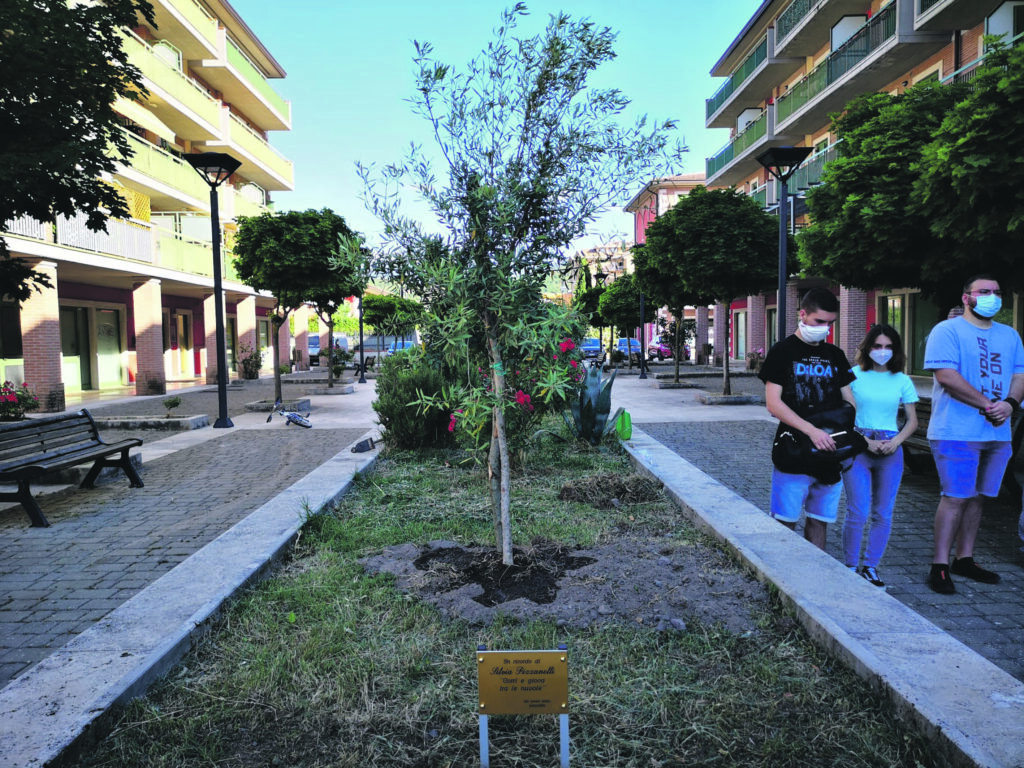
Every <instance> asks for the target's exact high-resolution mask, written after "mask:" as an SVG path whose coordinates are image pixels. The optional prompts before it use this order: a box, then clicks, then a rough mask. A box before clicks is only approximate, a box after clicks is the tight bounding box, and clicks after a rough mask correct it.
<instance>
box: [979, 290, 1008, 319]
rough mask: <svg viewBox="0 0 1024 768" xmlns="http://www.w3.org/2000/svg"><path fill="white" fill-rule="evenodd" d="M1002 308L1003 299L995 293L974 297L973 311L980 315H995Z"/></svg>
mask: <svg viewBox="0 0 1024 768" xmlns="http://www.w3.org/2000/svg"><path fill="white" fill-rule="evenodd" d="M1002 308H1003V300H1002V298H1001V297H999V296H996V295H995V294H989V295H988V296H979V297H978V298H976V299H975V304H974V311H975V312H977V313H978V314H979V315H981V316H982V317H995V316H996V315H997V314H998V313H999V310H1000V309H1002Z"/></svg>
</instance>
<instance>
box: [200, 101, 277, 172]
mask: <svg viewBox="0 0 1024 768" xmlns="http://www.w3.org/2000/svg"><path fill="white" fill-rule="evenodd" d="M229 130H230V138H231V141H232V142H233V143H235V144H237V145H238V146H239V147H241V148H242V149H244V150H245V151H246V152H248V153H249V154H250V155H252V156H253V157H255V158H256V159H257V160H259V161H260V162H261V163H262V164H263V165H264V166H265V167H266V168H269V169H270V170H271V171H273V172H274V173H275V174H276V175H277V176H278V177H280V178H282V179H285V180H286V181H287V182H288V183H289V184H291V183H292V181H293V179H294V175H295V171H294V167H293V165H292V162H291V161H290V160H287V159H286V158H285V157H284V156H283V155H281V153H279V152H278V151H277V150H276V149H274V148H273V147H272V146H270V144H268V143H267V140H266V139H264V138H263V137H262V136H260V135H259V134H258V133H256V132H255V131H254V130H253V129H252V128H250V127H249V126H248V125H246V124H245V123H244V122H243V121H242V120H239V119H238V118H237V117H236V116H235V115H231V120H230V121H229ZM193 173H194V171H193Z"/></svg>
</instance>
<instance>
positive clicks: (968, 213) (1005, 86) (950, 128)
mask: <svg viewBox="0 0 1024 768" xmlns="http://www.w3.org/2000/svg"><path fill="white" fill-rule="evenodd" d="M987 42H991V41H987ZM954 92H955V93H957V94H960V91H959V89H957V90H956V91H954ZM940 117H942V121H941V125H938V126H937V127H936V128H935V129H934V133H933V136H932V137H931V141H927V140H926V141H925V142H922V149H921V152H920V155H919V162H918V163H917V166H916V168H917V170H919V171H920V175H919V176H918V178H917V179H916V180H915V181H914V190H913V192H914V195H913V196H914V200H915V204H914V205H913V206H912V211H913V215H914V216H915V218H917V219H918V220H921V221H924V222H926V223H927V225H928V226H929V227H930V229H931V235H933V237H932V238H931V239H932V240H938V241H940V242H943V243H946V244H948V248H946V249H942V250H939V251H937V252H933V253H929V254H927V258H924V259H922V260H921V263H920V264H919V265H918V267H919V269H920V271H921V282H909V283H908V285H921V287H922V288H926V287H928V286H931V285H944V286H949V285H952V286H953V287H954V291H953V292H954V293H956V294H957V295H958V294H959V290H960V288H959V286H960V284H961V283H962V282H963V279H964V277H965V276H966V275H970V274H973V273H976V272H979V271H984V272H992V273H994V274H998V275H999V276H1000V278H1001V279H1002V280H1003V281H1004V282H1005V283H1006V284H1007V287H1012V288H1016V289H1020V288H1024V260H1022V259H1021V258H1020V254H1021V250H1022V248H1024V46H1022V45H1016V46H1014V47H1012V48H1008V47H1002V46H997V47H996V50H994V51H992V52H990V53H989V55H988V56H987V57H986V59H985V63H984V66H983V67H982V68H981V69H980V70H979V71H978V73H977V74H976V76H975V77H974V79H973V80H972V81H971V83H970V87H969V89H968V92H967V94H966V95H960V97H959V98H956V99H954V102H951V104H950V106H949V108H948V109H947V111H946V112H945V115H944V117H943V116H941V115H940ZM921 119H927V118H926V116H923V115H922V116H921ZM935 120H936V118H931V119H930V120H929V122H935ZM950 251H951V253H950ZM922 283H923V285H922ZM946 298H947V299H949V301H950V302H951V303H955V299H956V297H946Z"/></svg>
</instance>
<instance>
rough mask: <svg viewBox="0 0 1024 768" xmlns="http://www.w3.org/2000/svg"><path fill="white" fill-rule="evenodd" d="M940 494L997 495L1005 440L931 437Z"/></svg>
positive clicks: (1006, 446)
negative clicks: (933, 438)
mask: <svg viewBox="0 0 1024 768" xmlns="http://www.w3.org/2000/svg"><path fill="white" fill-rule="evenodd" d="M929 442H930V443H931V447H932V456H934V457H935V468H936V469H937V470H938V471H939V484H940V485H941V487H942V495H943V496H950V497H952V498H954V499H973V498H974V497H975V496H992V497H995V496H998V495H999V486H1000V485H1002V483H1003V474H1004V473H1005V472H1006V465H1007V464H1008V463H1009V461H1010V455H1011V453H1012V449H1011V448H1010V443H1009V441H1007V440H987V441H966V440H931V441H929Z"/></svg>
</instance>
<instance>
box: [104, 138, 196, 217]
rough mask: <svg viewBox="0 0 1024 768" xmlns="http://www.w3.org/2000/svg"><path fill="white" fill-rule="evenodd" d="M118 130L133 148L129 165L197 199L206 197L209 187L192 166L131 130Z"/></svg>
mask: <svg viewBox="0 0 1024 768" xmlns="http://www.w3.org/2000/svg"><path fill="white" fill-rule="evenodd" d="M121 130H122V131H124V134H125V136H127V137H128V144H129V145H130V146H131V148H132V152H133V154H132V157H131V160H129V161H128V165H130V166H131V167H132V168H133V169H134V170H136V171H138V172H139V173H141V174H144V175H145V176H148V177H150V178H151V179H153V180H155V181H159V182H162V183H164V184H166V185H167V186H169V187H172V188H174V189H176V190H178V191H179V192H184V193H185V194H186V195H189V196H190V197H193V198H195V199H197V200H207V199H208V198H209V196H210V188H209V187H208V186H207V185H206V184H205V183H204V182H203V180H202V179H201V178H199V174H197V173H196V172H195V171H194V170H193V169H192V166H190V165H189V164H188V163H186V162H185V161H184V160H181V159H179V158H177V157H175V156H174V155H172V154H171V153H170V152H166V151H164V150H162V149H160V148H159V147H156V146H154V145H152V144H150V143H149V142H148V141H146V140H145V139H141V138H139V137H138V136H136V135H135V134H133V133H132V132H131V131H128V130H125V129H124V128H122V129H121Z"/></svg>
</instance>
